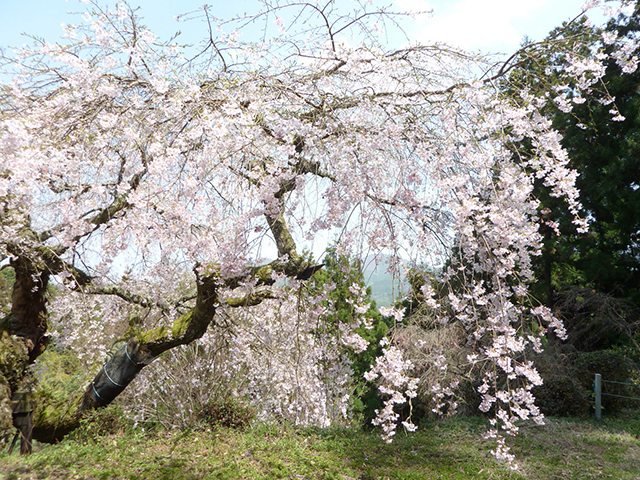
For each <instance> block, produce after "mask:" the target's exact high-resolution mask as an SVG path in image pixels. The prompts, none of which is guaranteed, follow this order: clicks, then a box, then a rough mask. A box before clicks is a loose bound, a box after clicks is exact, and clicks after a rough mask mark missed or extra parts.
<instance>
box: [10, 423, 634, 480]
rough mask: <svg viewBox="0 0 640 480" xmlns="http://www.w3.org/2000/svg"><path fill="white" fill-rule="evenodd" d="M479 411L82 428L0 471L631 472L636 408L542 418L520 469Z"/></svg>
mask: <svg viewBox="0 0 640 480" xmlns="http://www.w3.org/2000/svg"><path fill="white" fill-rule="evenodd" d="M485 429H486V423H485V421H484V420H483V419H480V418H454V419H449V420H447V421H442V422H433V423H429V424H426V425H423V426H422V427H421V429H420V430H419V432H416V433H414V434H410V435H405V434H398V436H397V438H396V440H394V442H393V443H392V444H385V443H384V442H383V441H382V440H381V439H380V438H379V437H378V436H377V435H376V434H371V433H365V432H361V431H356V430H349V429H314V428H306V429H305V428H296V427H291V426H282V425H255V426H253V427H250V428H248V429H246V430H244V431H239V430H232V429H223V428H218V429H216V428H214V429H203V430H193V431H187V432H179V431H172V432H168V431H151V432H143V431H141V430H132V429H125V430H124V431H122V430H121V431H118V432H116V433H113V432H112V433H104V432H101V433H100V434H97V433H96V432H95V431H94V430H92V429H90V428H88V429H85V430H84V431H83V432H80V434H78V435H76V438H75V439H68V440H65V441H63V442H62V443H60V444H58V445H42V444H36V445H35V448H34V453H33V454H32V455H31V456H29V457H20V456H18V455H17V454H16V453H13V454H12V455H8V454H7V453H6V449H5V450H4V451H3V452H2V453H0V478H6V479H7V480H18V479H65V480H80V479H84V480H88V479H92V480H93V479H95V480H97V479H141V480H142V479H153V480H164V479H167V480H169V479H171V480H183V479H184V480H186V479H189V480H192V479H279V478H281V479H299V480H304V479H324V480H374V479H375V480H387V479H389V480H390V479H398V480H417V479H421V480H422V479H434V480H435V479H487V480H488V479H492V480H493V479H496V480H500V479H513V480H516V479H536V480H545V479H570V480H577V479H607V478H611V479H619V480H627V479H628V480H637V479H638V478H640V439H639V436H640V413H638V412H635V413H634V414H630V413H627V414H626V415H624V416H620V417H615V418H608V419H606V420H605V421H603V422H601V423H596V422H594V421H590V420H581V419H551V420H549V422H548V425H547V426H545V427H536V426H525V427H523V429H522V430H523V431H522V434H521V435H519V436H518V437H517V438H515V439H513V441H512V442H511V445H512V450H513V452H514V453H516V455H517V458H518V464H519V469H518V470H517V471H515V472H514V471H511V470H509V468H508V467H507V466H505V465H502V464H499V463H497V462H495V460H494V459H493V457H491V455H490V454H489V450H490V448H491V443H490V442H489V441H487V440H483V439H482V433H483V431H484V430H485Z"/></svg>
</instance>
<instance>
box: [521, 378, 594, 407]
mask: <svg viewBox="0 0 640 480" xmlns="http://www.w3.org/2000/svg"><path fill="white" fill-rule="evenodd" d="M533 394H534V395H535V397H536V405H537V406H538V407H539V408H540V411H542V413H544V414H545V415H553V416H579V417H584V416H586V415H587V413H588V412H589V408H590V406H591V397H590V395H589V392H588V390H587V389H586V388H584V386H583V385H581V384H580V382H578V381H577V380H576V379H575V378H573V377H571V376H568V375H549V376H546V377H545V378H544V383H543V384H542V385H540V386H538V387H535V388H534V389H533Z"/></svg>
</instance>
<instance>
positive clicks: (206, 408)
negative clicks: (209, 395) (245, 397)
mask: <svg viewBox="0 0 640 480" xmlns="http://www.w3.org/2000/svg"><path fill="white" fill-rule="evenodd" d="M255 414H256V412H255V410H254V409H253V408H251V407H250V406H248V405H246V404H245V403H243V402H242V401H240V400H238V399H235V398H228V399H215V400H210V401H209V402H207V403H206V404H205V405H203V406H202V409H201V411H200V414H199V417H200V419H201V421H203V422H204V423H206V424H208V425H211V426H222V427H227V428H244V427H247V426H248V425H249V424H250V423H251V420H253V418H254V417H255Z"/></svg>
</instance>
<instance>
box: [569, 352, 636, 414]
mask: <svg viewBox="0 0 640 480" xmlns="http://www.w3.org/2000/svg"><path fill="white" fill-rule="evenodd" d="M637 369H638V367H637V366H636V365H635V364H634V363H633V362H632V361H631V360H629V359H628V358H627V357H625V356H624V355H623V354H622V353H620V352H616V351H613V350H599V351H595V352H580V353H578V354H577V355H576V358H575V361H574V377H575V379H576V380H577V381H578V382H579V383H580V385H582V387H583V388H585V389H587V391H593V380H594V378H595V374H596V373H599V374H600V375H602V379H603V380H604V381H605V383H603V385H602V392H603V393H609V394H613V395H624V396H634V397H640V389H638V388H634V387H628V386H625V385H619V384H613V383H607V382H621V383H629V382H631V381H632V380H633V378H634V377H635V376H636V372H637ZM627 405H630V401H628V400H625V399H622V398H616V397H611V396H608V395H603V396H602V407H603V408H605V409H610V410H619V409H620V408H622V407H625V406H627Z"/></svg>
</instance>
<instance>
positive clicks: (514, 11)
mask: <svg viewBox="0 0 640 480" xmlns="http://www.w3.org/2000/svg"><path fill="white" fill-rule="evenodd" d="M336 1H337V2H345V3H349V2H350V1H351V0H336ZM391 1H393V2H394V3H396V4H397V5H398V7H399V8H403V9H407V8H408V9H415V10H422V9H433V10H434V15H433V16H432V17H431V18H424V19H423V20H422V21H419V22H418V23H417V24H416V25H415V27H414V28H411V29H410V31H409V34H410V36H411V37H412V39H414V40H416V41H419V40H422V41H431V40H440V41H445V42H448V43H455V44H457V46H460V47H463V48H466V49H472V50H476V49H479V50H483V51H490V52H503V53H511V52H512V51H514V50H515V49H517V47H518V45H519V43H520V41H521V40H522V38H523V36H524V35H528V36H529V37H531V38H533V39H536V40H539V39H542V38H543V37H544V36H545V35H546V33H547V32H548V31H549V30H551V29H552V28H553V27H555V26H558V25H560V24H561V23H562V21H564V20H567V19H569V18H571V17H573V16H575V15H576V14H578V13H579V12H580V10H581V5H582V3H583V0H387V2H385V3H389V2H391ZM101 3H105V2H101ZM106 3H107V4H109V5H113V4H114V1H113V0H111V1H108V2H106ZM203 3H209V4H210V5H211V6H212V7H213V11H214V12H215V13H216V14H217V15H218V16H225V13H227V12H232V9H235V11H236V12H244V11H252V10H253V9H252V5H255V4H256V2H255V1H254V0H236V1H234V2H232V1H229V0H209V1H208V2H207V1H206V0H131V1H130V4H131V5H132V6H140V7H141V10H140V13H141V15H142V16H143V17H144V20H145V23H146V25H147V26H149V27H150V29H151V30H152V31H153V32H154V33H156V35H158V36H160V37H161V38H164V37H167V36H169V35H170V34H171V33H173V32H175V31H177V30H183V31H184V32H185V37H184V38H185V41H193V40H195V39H196V38H198V31H199V30H200V29H202V30H201V32H202V33H204V26H203V25H202V24H200V23H199V22H193V23H192V22H187V23H177V22H176V21H175V20H174V17H175V16H176V15H178V14H180V13H184V12H187V11H192V10H195V9H198V8H199V7H201V6H202V4H203ZM84 8H85V5H83V4H82V3H81V2H80V1H78V0H69V1H67V0H0V46H17V45H21V44H23V43H24V42H25V39H24V38H23V37H21V36H20V34H21V33H22V32H28V33H32V34H35V35H38V36H43V37H45V38H46V39H47V40H49V41H55V40H56V39H58V38H59V37H60V36H61V34H62V29H61V27H60V24H61V23H77V17H74V16H72V15H69V14H67V13H66V12H68V11H81V10H83V9H84Z"/></svg>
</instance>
